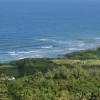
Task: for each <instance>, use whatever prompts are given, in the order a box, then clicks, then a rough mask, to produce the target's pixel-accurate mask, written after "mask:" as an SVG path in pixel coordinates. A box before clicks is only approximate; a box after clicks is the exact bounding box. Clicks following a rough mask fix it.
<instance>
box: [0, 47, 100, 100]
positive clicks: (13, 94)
mask: <svg viewBox="0 0 100 100" xmlns="http://www.w3.org/2000/svg"><path fill="white" fill-rule="evenodd" d="M99 50H100V49H99V48H97V49H93V50H85V51H79V52H74V53H71V54H67V55H66V56H65V57H63V58H41V59H32V58H31V59H30V58H27V59H23V60H18V61H12V62H9V63H4V64H0V100H100V60H99V58H100V57H99V54H100V51H99ZM12 77H14V78H15V79H13V78H12Z"/></svg>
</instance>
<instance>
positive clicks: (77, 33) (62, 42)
mask: <svg viewBox="0 0 100 100" xmlns="http://www.w3.org/2000/svg"><path fill="white" fill-rule="evenodd" d="M99 45H100V0H0V61H10V60H16V59H22V58H27V57H33V58H34V57H35V58H39V57H57V56H59V55H63V54H66V53H69V52H73V51H76V50H82V49H87V48H94V47H96V46H99Z"/></svg>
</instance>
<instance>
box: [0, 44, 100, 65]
mask: <svg viewBox="0 0 100 100" xmlns="http://www.w3.org/2000/svg"><path fill="white" fill-rule="evenodd" d="M98 48H100V46H97V47H94V48H87V49H83V50H75V51H72V52H69V53H65V54H59V55H57V57H25V58H21V59H14V60H7V61H0V63H1V64H2V63H9V62H12V61H19V60H23V59H56V58H66V56H67V55H68V56H69V55H74V54H77V53H81V52H86V51H89V50H90V51H91V50H97V49H98Z"/></svg>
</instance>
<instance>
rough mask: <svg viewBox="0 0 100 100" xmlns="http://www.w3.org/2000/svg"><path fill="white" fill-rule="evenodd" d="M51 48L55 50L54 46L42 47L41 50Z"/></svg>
mask: <svg viewBox="0 0 100 100" xmlns="http://www.w3.org/2000/svg"><path fill="white" fill-rule="evenodd" d="M51 48H53V46H52V45H50V46H41V49H51Z"/></svg>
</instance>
